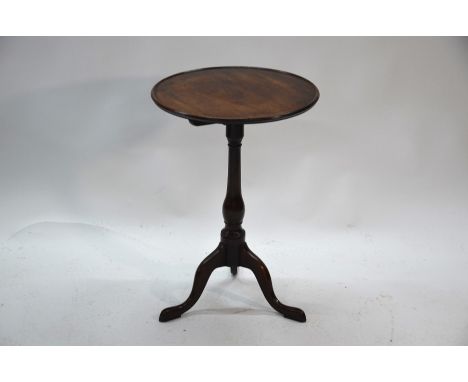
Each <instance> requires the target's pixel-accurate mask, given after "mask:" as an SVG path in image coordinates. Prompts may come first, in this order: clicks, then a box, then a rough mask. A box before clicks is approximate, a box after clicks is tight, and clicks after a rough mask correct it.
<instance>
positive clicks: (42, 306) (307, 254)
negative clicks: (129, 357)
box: [0, 38, 468, 345]
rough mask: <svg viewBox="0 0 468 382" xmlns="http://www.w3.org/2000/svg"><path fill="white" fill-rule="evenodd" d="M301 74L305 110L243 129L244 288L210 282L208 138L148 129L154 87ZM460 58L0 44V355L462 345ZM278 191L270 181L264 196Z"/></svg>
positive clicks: (408, 41) (464, 123)
mask: <svg viewBox="0 0 468 382" xmlns="http://www.w3.org/2000/svg"><path fill="white" fill-rule="evenodd" d="M217 65H252V66H265V67H272V68H276V69H282V70H287V71H291V72H294V73H297V74H299V75H302V76H304V77H306V78H308V79H310V80H311V81H313V82H314V83H315V84H316V85H317V86H318V88H319V89H320V93H321V98H320V100H319V102H318V103H317V105H316V106H315V107H314V108H313V109H311V110H310V111H308V112H307V113H305V114H303V115H301V116H298V117H295V118H293V119H289V120H285V121H281V122H277V123H270V124H260V125H251V126H247V127H246V131H245V138H244V145H243V158H242V161H243V192H244V200H245V204H246V216H245V220H244V223H245V224H244V227H245V229H246V231H247V241H248V243H249V245H250V247H251V248H252V249H253V250H254V251H255V252H256V253H257V254H258V255H259V256H260V257H261V258H262V259H263V260H264V262H265V263H266V264H267V265H268V266H269V268H270V272H271V274H272V277H273V282H274V286H275V290H276V292H277V295H278V297H279V298H280V300H282V301H283V302H284V303H286V304H291V305H296V306H299V307H301V308H302V309H304V310H305V312H306V314H307V318H308V321H307V323H306V324H301V323H297V322H293V321H289V320H286V319H284V318H282V317H281V316H279V315H278V314H277V313H276V312H274V311H273V310H272V309H271V308H270V307H269V305H268V304H267V303H266V301H265V300H264V298H263V296H262V294H261V292H260V289H259V287H258V285H257V283H256V281H255V279H254V277H253V275H252V274H251V273H250V271H248V270H240V272H239V275H238V278H236V279H232V278H231V277H230V274H229V271H228V269H227V268H225V269H220V270H217V271H216V272H215V273H214V274H213V276H212V278H211V279H210V282H209V284H208V286H207V288H206V289H205V292H204V294H203V296H202V297H201V299H200V300H199V302H198V303H197V305H195V307H194V308H193V309H192V310H191V311H190V312H189V313H187V314H185V315H184V316H183V318H181V319H179V320H175V321H172V322H169V323H164V324H162V323H159V322H158V321H157V317H158V315H159V311H160V310H161V309H162V308H164V307H167V306H169V305H174V304H176V303H179V302H182V301H183V300H184V299H185V298H186V297H187V295H188V293H189V291H190V288H191V283H192V279H193V274H194V271H195V269H196V266H197V265H198V263H199V262H200V261H201V260H202V259H203V257H204V256H206V254H207V253H209V252H211V250H213V249H214V248H215V247H216V245H217V242H218V239H219V231H220V229H221V228H222V226H223V223H222V215H221V205H222V201H223V199H224V192H225V187H226V184H225V181H226V171H227V146H226V139H225V136H224V134H225V132H224V129H223V127H222V126H219V125H214V126H205V127H197V128H195V127H192V126H190V125H189V124H188V122H187V121H185V120H183V119H180V118H176V117H174V116H171V115H169V114H166V113H164V112H163V111H161V110H159V109H157V107H156V106H155V105H154V104H153V103H152V101H151V99H150V96H149V92H150V89H151V87H152V86H153V85H154V83H156V82H157V81H159V80H160V79H162V78H163V77H165V76H167V75H170V74H173V73H176V72H179V71H183V70H188V69H195V68H199V67H206V66H217ZM467 68H468V40H467V39H462V38H2V39H0V84H1V87H0V145H1V148H0V179H1V183H0V185H1V188H0V211H1V219H0V240H1V242H2V243H1V247H0V344H4V345H5V344H91V345H94V344H117V345H119V344H122V345H123V344H278V345H281V344H317V345H319V344H338V345H344V344H363V345H377V344H379V345H380V344H383V345H391V344H402V345H405V344H417V345H424V344H435V345H436V344H468V299H467V297H468V278H467V271H468V258H467V250H468V235H467V232H468V196H467V195H468V171H467V170H468V108H467V99H468V71H467ZM278 179H281V182H278Z"/></svg>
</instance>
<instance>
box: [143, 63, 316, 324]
mask: <svg viewBox="0 0 468 382" xmlns="http://www.w3.org/2000/svg"><path fill="white" fill-rule="evenodd" d="M151 97H152V99H153V101H154V102H155V103H156V105H158V106H159V107H160V108H161V109H163V110H165V111H166V112H168V113H171V114H174V115H176V116H178V117H182V118H185V119H188V120H189V122H190V123H191V124H192V125H194V126H202V125H209V124H223V125H226V137H227V140H228V146H229V159H228V179H227V192H226V198H225V200H224V203H223V217H224V222H225V227H224V228H223V229H222V230H221V240H220V243H219V245H218V247H217V248H216V249H215V250H214V251H213V252H212V253H211V254H210V255H208V257H206V258H205V259H204V260H203V261H202V262H201V263H200V265H199V266H198V268H197V271H196V273H195V279H194V281H193V287H192V291H191V292H190V295H189V297H188V298H187V300H185V301H184V302H183V303H182V304H180V305H176V306H172V307H170V308H166V309H164V310H163V311H162V312H161V314H160V316H159V321H161V322H166V321H170V320H173V319H175V318H179V317H180V316H181V315H182V314H183V313H184V312H186V311H187V310H189V309H190V308H191V307H192V306H193V305H194V304H195V303H196V302H197V300H198V299H199V298H200V296H201V294H202V292H203V289H204V288H205V286H206V284H207V282H208V279H209V277H210V275H211V273H212V272H213V271H214V270H215V269H216V268H219V267H223V266H227V267H230V268H231V273H232V274H233V275H236V274H237V268H238V267H245V268H249V269H250V270H251V271H252V272H253V273H254V275H255V277H256V279H257V281H258V283H259V285H260V288H261V289H262V292H263V294H264V296H265V298H266V299H267V301H268V303H269V304H270V305H271V306H272V307H273V308H274V309H275V310H277V311H278V312H279V313H281V314H283V316H284V317H286V318H290V319H292V320H295V321H300V322H305V320H306V316H305V314H304V312H303V311H302V310H301V309H299V308H294V307H292V306H288V305H284V304H282V303H281V302H280V301H279V300H278V298H277V297H276V296H275V292H274V291H273V284H272V282H271V277H270V273H269V272H268V268H267V267H266V265H265V264H264V263H263V261H262V260H260V258H259V257H258V256H257V255H255V254H254V253H253V252H252V251H251V250H250V248H249V247H248V246H247V243H246V242H245V231H244V230H243V229H242V220H243V218H244V212H245V207H244V200H243V199H242V192H241V145H242V138H243V137H244V125H247V124H254V123H262V122H274V121H278V120H281V119H286V118H290V117H294V116H296V115H298V114H301V113H303V112H305V111H307V110H308V109H310V108H311V107H312V106H314V105H315V103H316V102H317V101H318V99H319V91H318V89H317V87H316V86H315V85H314V84H313V83H312V82H310V81H308V80H306V79H305V78H302V77H300V76H297V75H295V74H291V73H288V72H284V71H279V70H273V69H266V68H256V67H245V66H226V67H213V68H205V69H198V70H192V71H188V72H183V73H179V74H175V75H173V76H170V77H167V78H165V79H163V80H162V81H160V82H158V83H157V84H156V85H155V86H154V87H153V89H152V91H151Z"/></svg>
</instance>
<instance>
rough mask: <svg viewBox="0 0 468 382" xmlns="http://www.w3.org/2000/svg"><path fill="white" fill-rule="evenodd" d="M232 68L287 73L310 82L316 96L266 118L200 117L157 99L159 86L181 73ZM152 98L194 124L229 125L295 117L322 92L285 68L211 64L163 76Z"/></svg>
mask: <svg viewBox="0 0 468 382" xmlns="http://www.w3.org/2000/svg"><path fill="white" fill-rule="evenodd" d="M231 68H232V69H236V68H245V69H260V70H264V71H272V72H277V73H282V74H285V75H289V76H292V77H295V78H298V79H300V80H302V81H304V82H306V83H308V84H309V85H311V86H312V87H313V88H314V89H315V91H316V97H315V98H313V99H312V101H311V102H310V103H308V104H307V105H306V106H304V107H302V108H300V109H298V110H294V111H292V112H290V113H286V114H282V115H277V116H271V117H264V118H247V119H219V118H203V117H200V116H195V115H190V114H186V113H183V112H180V111H176V110H172V109H170V108H168V107H167V106H165V105H162V104H161V103H160V102H158V100H157V97H156V92H157V89H158V86H160V85H161V84H162V83H163V82H165V81H167V80H169V79H171V78H173V77H176V76H180V75H185V74H188V73H192V72H201V71H209V70H215V69H231ZM151 98H152V100H153V101H154V103H155V104H156V105H157V106H158V107H159V108H160V109H162V110H164V111H166V112H167V113H169V114H172V115H175V116H177V117H180V118H185V119H188V120H189V121H190V122H191V123H192V122H195V123H193V124H194V125H195V124H196V122H200V123H201V124H218V123H219V124H224V125H229V124H232V125H234V124H256V123H266V122H275V121H280V120H283V119H287V118H292V117H295V116H297V115H299V114H302V113H305V112H306V111H307V110H309V109H310V108H312V107H313V106H314V105H315V104H316V103H317V101H318V100H319V98H320V92H319V90H318V88H317V86H315V84H314V83H312V82H311V81H309V80H308V79H307V78H304V77H302V76H299V75H297V74H294V73H291V72H287V71H284V70H278V69H272V68H264V67H257V66H211V67H206V68H199V69H193V70H187V71H183V72H179V73H175V74H173V75H170V76H168V77H165V78H163V79H162V80H160V81H159V82H158V83H156V85H154V86H153V88H152V89H151Z"/></svg>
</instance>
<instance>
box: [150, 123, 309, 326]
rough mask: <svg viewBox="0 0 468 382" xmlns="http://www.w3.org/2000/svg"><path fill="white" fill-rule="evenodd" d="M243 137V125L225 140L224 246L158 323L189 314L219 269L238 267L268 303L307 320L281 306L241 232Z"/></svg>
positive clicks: (228, 132)
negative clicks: (248, 273) (250, 274)
mask: <svg viewBox="0 0 468 382" xmlns="http://www.w3.org/2000/svg"><path fill="white" fill-rule="evenodd" d="M243 136H244V126H243V125H227V126H226V137H227V139H228V146H229V159H228V182H227V190H226V197H225V199H224V203H223V217H224V223H225V226H224V228H223V230H222V231H221V242H220V243H219V245H218V247H217V248H216V249H215V250H214V251H213V252H212V253H211V254H210V255H209V256H208V257H207V258H205V260H203V261H202V262H201V264H200V265H199V266H198V268H197V271H196V272H195V278H194V281H193V287H192V291H191V292H190V295H189V297H188V298H187V300H185V301H184V302H183V303H182V304H180V305H176V306H172V307H170V308H166V309H164V310H163V311H162V312H161V314H160V316H159V321H161V322H166V321H170V320H173V319H175V318H179V317H180V316H181V315H182V314H183V313H185V312H186V311H187V310H189V309H190V308H191V307H192V306H193V305H194V304H195V303H196V302H197V301H198V299H199V298H200V296H201V294H202V292H203V289H204V288H205V286H206V284H207V282H208V279H209V277H210V275H211V273H212V272H213V271H214V270H215V269H216V268H219V267H223V266H227V267H230V268H231V273H232V274H233V275H236V274H237V267H239V266H240V267H245V268H248V269H250V270H251V271H252V272H253V274H254V275H255V277H256V278H257V281H258V283H259V285H260V288H261V290H262V292H263V295H264V296H265V298H266V300H267V301H268V303H269V304H270V305H271V306H272V307H273V308H274V309H276V310H277V311H278V312H280V313H281V314H282V315H283V316H284V317H286V318H290V319H292V320H295V321H299V322H305V320H306V316H305V314H304V312H303V311H302V310H301V309H299V308H294V307H291V306H287V305H284V304H282V303H281V302H280V301H279V300H278V298H277V297H276V295H275V292H274V291H273V284H272V282H271V277H270V273H269V272H268V268H267V267H266V265H265V264H264V263H263V262H262V260H260V258H259V257H258V256H256V255H255V254H254V253H253V252H252V251H251V250H250V249H249V248H248V246H247V243H246V242H245V231H244V229H243V228H242V221H243V219H244V213H245V206H244V200H243V199H242V190H241V154H240V152H241V146H242V138H243Z"/></svg>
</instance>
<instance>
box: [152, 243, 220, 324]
mask: <svg viewBox="0 0 468 382" xmlns="http://www.w3.org/2000/svg"><path fill="white" fill-rule="evenodd" d="M225 265H226V256H225V253H224V248H223V245H222V244H220V245H219V246H218V247H217V248H216V249H215V250H214V251H213V252H212V253H211V254H209V255H208V256H207V257H206V258H205V260H203V261H202V262H201V263H200V265H199V266H198V268H197V271H196V272H195V278H194V280H193V287H192V291H191V292H190V295H189V297H188V298H187V300H185V301H184V302H183V303H182V304H180V305H176V306H171V307H170V308H166V309H164V310H163V311H162V312H161V314H160V315H159V321H160V322H166V321H170V320H173V319H175V318H179V317H180V316H181V315H182V314H183V313H185V312H186V311H187V310H189V309H190V308H191V307H192V306H193V305H195V303H196V302H197V301H198V299H199V298H200V296H201V294H202V292H203V289H205V286H206V283H207V282H208V279H209V278H210V275H211V273H212V272H213V271H214V270H215V269H216V268H219V267H222V266H225Z"/></svg>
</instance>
